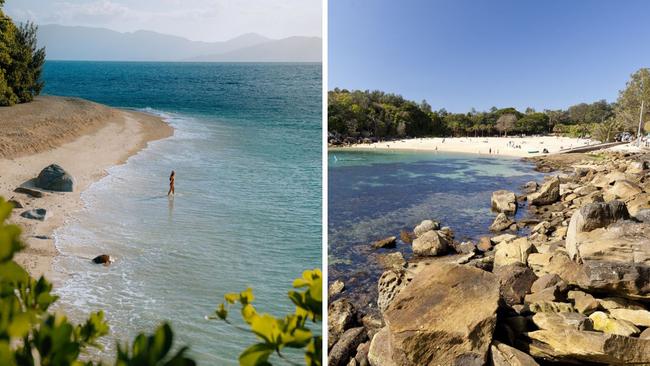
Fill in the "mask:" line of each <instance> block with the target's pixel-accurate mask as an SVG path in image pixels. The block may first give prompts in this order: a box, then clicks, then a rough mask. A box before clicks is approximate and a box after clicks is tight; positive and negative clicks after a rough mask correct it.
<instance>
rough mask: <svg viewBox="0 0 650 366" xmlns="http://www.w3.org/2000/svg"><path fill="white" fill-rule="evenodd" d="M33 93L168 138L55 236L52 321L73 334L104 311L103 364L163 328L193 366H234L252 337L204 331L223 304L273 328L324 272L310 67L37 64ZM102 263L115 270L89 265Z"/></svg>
mask: <svg viewBox="0 0 650 366" xmlns="http://www.w3.org/2000/svg"><path fill="white" fill-rule="evenodd" d="M44 79H45V82H46V88H45V93H46V94H55V95H66V96H77V97H82V98H86V99H90V100H93V101H96V102H100V103H105V104H108V105H111V106H115V107H123V108H133V109H140V110H146V111H149V112H151V113H155V114H158V115H160V116H163V117H164V118H165V120H167V121H168V122H169V123H170V124H171V125H172V126H173V127H174V128H175V133H174V136H173V137H171V138H168V139H165V140H161V141H158V142H154V143H152V144H151V145H150V146H149V147H148V148H147V149H145V150H143V151H141V152H140V153H139V154H137V155H135V156H133V157H131V158H130V159H129V160H128V162H127V163H126V164H124V165H121V166H117V167H114V168H112V169H110V170H109V175H108V176H107V177H105V178H104V179H102V180H100V181H99V182H97V183H95V184H93V185H92V186H91V187H90V188H89V189H88V190H87V191H86V192H84V193H83V194H82V198H83V200H84V203H85V209H84V210H83V211H82V212H81V213H80V214H79V215H77V216H76V217H75V218H73V219H72V220H70V221H69V222H67V224H66V225H65V226H64V227H62V228H61V229H59V230H58V231H57V232H56V238H57V246H58V247H59V249H60V251H61V252H62V255H61V256H59V258H58V259H57V260H56V262H55V268H56V269H58V270H60V271H62V272H65V273H67V274H69V277H68V278H67V280H65V282H64V283H63V286H62V287H60V288H58V289H57V291H56V292H57V293H58V294H59V295H60V296H61V300H60V303H61V307H62V308H64V309H66V310H69V311H70V312H71V313H72V314H73V318H75V319H77V320H78V319H81V318H82V317H83V316H84V315H85V314H88V313H89V312H91V311H95V310H99V309H104V310H105V312H106V313H107V317H108V320H109V322H110V325H111V329H112V335H111V337H109V338H108V339H107V340H106V341H105V344H106V345H107V346H108V347H109V350H112V349H114V344H115V342H116V341H117V340H120V341H122V340H126V339H131V338H132V337H133V336H134V335H135V334H136V333H137V332H140V331H143V330H146V331H151V330H153V329H154V328H155V327H156V326H157V325H158V324H159V323H160V322H161V321H163V320H169V321H171V323H172V326H173V329H174V330H175V333H176V335H177V338H176V341H178V342H179V343H182V344H187V345H190V346H191V354H192V355H193V356H194V357H195V358H196V359H197V360H198V361H199V362H200V364H203V365H235V364H237V362H236V360H237V356H238V355H239V353H240V352H241V351H242V350H243V349H244V348H245V347H246V346H248V345H250V344H252V343H253V342H254V337H252V336H251V335H249V334H247V333H243V332H239V331H237V330H234V329H232V328H230V327H228V326H226V325H224V324H222V323H218V322H208V321H206V320H204V316H205V315H208V314H211V313H212V312H213V310H214V309H215V306H216V305H217V304H218V303H219V302H221V301H222V299H223V294H224V293H226V292H231V291H241V290H244V289H245V288H246V287H247V286H251V287H253V288H254V291H255V295H256V302H257V304H258V310H259V311H265V312H270V313H272V314H275V315H281V314H283V313H286V312H288V311H292V310H293V308H294V307H293V306H292V304H291V303H290V301H289V299H288V298H287V296H286V294H287V291H288V290H289V289H290V287H291V282H292V280H293V279H294V278H296V277H298V276H300V275H301V273H302V271H303V270H305V269H311V268H315V267H321V165H322V163H321V65H320V64H209V63H120V62H47V64H46V66H45V74H44ZM172 169H173V170H175V171H176V192H177V195H176V197H175V198H174V199H172V200H170V199H168V198H167V197H166V190H167V184H168V176H169V173H170V171H171V170H172ZM100 253H108V254H111V255H113V256H115V257H116V258H117V262H116V263H114V264H113V265H112V266H110V267H103V266H96V265H92V264H91V263H90V261H89V260H88V258H91V257H93V256H95V255H97V254H100ZM233 315H234V316H235V317H238V312H235V313H234V314H233ZM110 353H113V352H107V353H106V354H110Z"/></svg>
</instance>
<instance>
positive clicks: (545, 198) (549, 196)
mask: <svg viewBox="0 0 650 366" xmlns="http://www.w3.org/2000/svg"><path fill="white" fill-rule="evenodd" d="M559 199H560V178H558V177H553V179H551V180H549V181H547V182H546V183H544V184H542V186H541V187H540V188H539V191H538V192H536V193H533V194H531V195H529V196H528V202H530V204H531V205H536V206H543V205H550V204H553V203H555V202H557V201H558V200H559Z"/></svg>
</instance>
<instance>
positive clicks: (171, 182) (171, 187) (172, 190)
mask: <svg viewBox="0 0 650 366" xmlns="http://www.w3.org/2000/svg"><path fill="white" fill-rule="evenodd" d="M175 178H176V172H174V171H173V170H172V174H171V175H170V176H169V192H167V195H168V196H169V195H170V194H176V193H175V192H174V179H175Z"/></svg>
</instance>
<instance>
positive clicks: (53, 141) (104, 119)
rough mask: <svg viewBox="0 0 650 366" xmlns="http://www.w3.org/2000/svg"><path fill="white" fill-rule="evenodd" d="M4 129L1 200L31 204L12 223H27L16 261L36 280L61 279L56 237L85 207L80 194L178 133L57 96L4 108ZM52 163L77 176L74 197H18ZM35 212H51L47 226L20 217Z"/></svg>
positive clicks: (142, 117) (157, 122) (154, 120)
mask: <svg viewBox="0 0 650 366" xmlns="http://www.w3.org/2000/svg"><path fill="white" fill-rule="evenodd" d="M0 130H2V131H3V134H2V136H0V137H1V138H0V196H2V197H4V198H5V199H6V200H9V199H12V198H13V199H16V200H19V201H20V202H21V203H23V204H24V208H19V209H15V210H14V212H13V213H12V216H11V219H10V221H11V222H13V223H16V224H18V225H20V227H21V228H22V230H23V235H22V238H23V240H24V242H25V243H26V244H27V248H26V250H24V251H23V252H21V253H19V254H18V256H17V257H16V260H17V261H18V262H19V263H20V264H22V265H24V266H25V267H26V268H27V270H28V271H29V272H30V274H32V275H33V276H40V275H41V274H45V275H47V276H48V277H49V278H51V279H54V280H55V281H56V279H57V276H56V274H55V273H53V271H52V268H51V264H52V260H53V258H54V257H55V256H56V255H57V254H58V253H57V249H56V247H55V244H54V238H53V237H52V233H53V232H54V230H55V229H56V228H58V227H59V226H61V225H63V223H64V222H65V220H66V219H67V218H68V217H70V215H71V214H73V213H74V212H76V211H78V210H80V209H81V208H82V201H81V197H80V196H81V192H83V191H84V190H85V189H86V188H88V186H90V184H92V183H93V182H95V181H97V180H99V179H101V178H102V177H104V176H105V175H106V169H107V168H109V167H111V166H114V165H118V164H121V163H123V162H125V161H126V159H127V158H128V157H129V156H131V155H133V154H135V153H137V152H138V151H139V150H141V149H143V148H144V147H146V146H147V143H148V142H149V141H153V140H158V139H162V138H165V137H168V136H171V135H172V134H173V129H172V127H171V126H169V125H168V124H167V123H165V122H164V121H162V120H161V119H160V118H158V117H155V116H151V115H148V114H144V113H139V112H133V111H123V110H117V109H113V108H108V107H105V106H102V105H99V104H96V103H92V102H87V101H82V100H79V99H70V98H58V97H39V98H37V100H36V101H35V102H34V103H33V104H32V103H30V104H25V105H19V106H16V107H9V108H0ZM53 163H56V164H59V165H60V166H62V167H63V168H64V169H65V170H66V171H67V172H69V173H70V174H71V175H72V176H73V177H74V179H75V181H76V185H75V188H74V192H71V193H61V192H49V191H46V192H44V193H43V197H42V198H35V197H31V196H29V195H26V194H22V193H16V192H14V189H15V188H16V187H18V186H21V185H29V183H27V182H29V181H30V180H31V179H33V178H35V177H36V176H37V175H38V174H39V172H40V171H41V170H42V169H43V168H45V167H46V166H48V165H50V164H53ZM34 208H44V209H46V210H47V218H46V219H45V221H38V220H32V219H27V218H23V217H21V216H20V213H22V212H23V211H25V210H28V209H34ZM36 236H39V237H41V238H40V239H39V238H36Z"/></svg>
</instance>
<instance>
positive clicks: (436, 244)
mask: <svg viewBox="0 0 650 366" xmlns="http://www.w3.org/2000/svg"><path fill="white" fill-rule="evenodd" d="M412 245H413V254H415V255H419V256H436V255H441V254H443V253H445V252H446V251H447V247H448V246H449V240H448V237H447V236H445V235H441V234H440V232H439V231H434V230H430V231H427V232H426V233H424V234H422V235H420V236H418V238H417V239H415V240H413V244H412Z"/></svg>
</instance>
